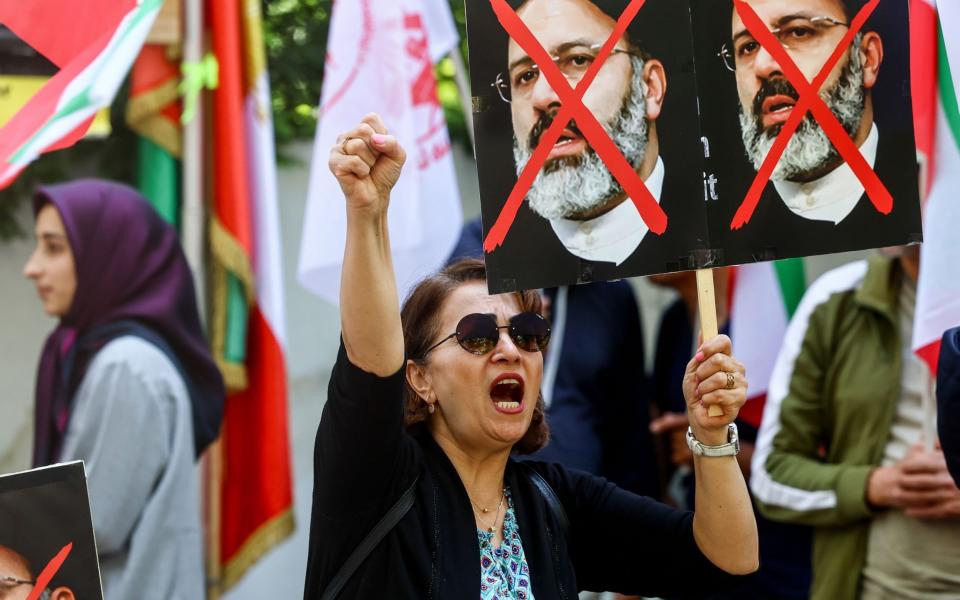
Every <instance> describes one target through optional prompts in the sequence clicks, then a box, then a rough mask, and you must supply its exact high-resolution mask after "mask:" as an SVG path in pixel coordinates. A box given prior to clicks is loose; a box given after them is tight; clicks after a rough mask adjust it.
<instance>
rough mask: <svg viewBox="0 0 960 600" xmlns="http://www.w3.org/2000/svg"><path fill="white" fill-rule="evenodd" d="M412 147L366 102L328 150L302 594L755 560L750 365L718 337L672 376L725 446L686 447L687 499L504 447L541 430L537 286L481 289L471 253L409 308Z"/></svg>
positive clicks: (658, 578)
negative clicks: (342, 219)
mask: <svg viewBox="0 0 960 600" xmlns="http://www.w3.org/2000/svg"><path fill="white" fill-rule="evenodd" d="M404 160H405V154H404V151H403V149H402V148H401V147H400V146H399V145H398V143H397V140H396V138H394V137H393V136H390V135H388V134H387V130H386V127H385V126H384V124H383V122H382V121H381V119H380V118H379V117H378V116H377V115H369V116H367V117H366V118H365V119H364V121H363V123H362V124H360V125H359V126H358V127H357V128H356V129H354V130H353V131H351V132H349V133H347V134H345V135H343V136H341V138H340V143H339V144H338V145H337V146H336V147H335V148H334V149H333V150H332V153H331V158H330V168H331V170H332V171H333V173H334V175H335V176H336V177H337V179H338V180H339V182H340V185H341V187H342V189H343V192H344V195H345V196H346V205H347V206H346V210H347V240H346V250H345V253H344V263H343V281H342V284H341V302H340V307H341V315H342V335H343V345H342V347H341V349H340V354H339V357H338V359H337V364H336V365H335V367H334V371H333V374H332V376H331V379H330V387H329V395H328V398H327V403H326V405H325V407H324V412H323V417H322V419H321V422H320V428H319V431H318V434H317V442H316V456H315V469H316V480H315V488H314V499H313V520H312V523H311V536H310V538H311V539H310V555H309V559H308V565H307V581H306V590H305V597H307V598H321V597H323V598H326V597H331V596H332V595H333V594H334V593H336V592H337V591H340V592H341V594H342V595H341V596H340V597H343V598H455V599H463V598H477V597H480V598H534V597H536V598H537V599H538V600H544V599H550V598H569V599H573V598H576V596H577V592H578V591H579V590H608V591H617V592H622V593H630V594H642V595H645V596H658V595H659V596H677V595H703V594H708V593H711V592H716V591H719V589H718V586H722V585H725V580H727V579H729V576H728V574H746V573H750V572H752V571H754V570H755V569H756V567H757V532H756V523H755V521H754V518H753V511H752V509H751V505H750V499H749V496H748V494H747V489H746V485H745V483H744V481H743V477H742V476H741V474H740V470H739V468H738V467H737V462H736V459H735V456H734V454H735V448H734V447H735V440H731V438H730V435H731V433H732V431H731V429H730V428H729V427H728V425H729V424H730V423H732V422H733V420H734V418H735V417H736V416H737V412H738V411H739V409H740V407H741V406H742V405H743V403H744V401H745V398H746V380H745V378H744V371H743V367H742V366H741V365H740V364H739V363H738V362H737V361H736V360H735V359H733V358H732V357H731V356H730V355H729V352H730V341H729V339H727V338H726V337H718V338H715V339H712V340H708V341H707V342H706V343H704V345H703V346H702V347H701V349H700V350H699V352H698V353H697V355H696V356H695V357H694V358H693V360H691V361H690V363H689V365H688V367H687V374H686V378H685V380H684V393H685V396H686V400H687V407H688V412H689V414H690V422H691V432H692V436H693V438H694V439H693V440H692V442H691V443H692V444H694V445H695V447H696V448H698V449H700V450H701V451H703V449H704V448H706V450H705V452H706V454H716V455H718V456H698V457H697V459H696V463H695V465H696V482H697V483H696V485H697V496H696V497H697V507H696V508H697V510H696V513H695V514H693V513H684V512H679V511H675V510H673V509H671V508H668V507H666V506H663V505H661V504H658V503H657V502H655V501H653V500H650V499H649V498H645V497H641V496H636V495H634V494H631V493H629V492H626V491H623V490H621V489H618V488H617V487H616V486H614V485H612V484H610V483H608V482H606V481H605V480H603V479H599V478H596V477H594V476H591V475H588V474H586V473H581V472H577V471H570V470H567V469H564V468H563V467H561V466H559V465H554V464H546V463H538V462H527V463H520V462H517V461H515V460H513V459H512V458H511V454H513V453H517V454H522V453H529V452H532V451H535V450H536V449H537V448H539V447H541V446H542V445H543V444H544V443H545V442H546V440H547V429H546V424H545V422H544V411H543V401H542V399H541V398H540V380H541V375H542V371H543V354H542V352H543V350H544V349H545V347H546V344H547V341H548V338H549V326H548V325H547V323H546V321H545V320H544V319H543V318H542V317H541V316H540V314H539V310H540V300H539V296H538V295H537V293H535V292H522V293H514V294H500V295H489V294H488V293H487V288H486V280H485V274H484V269H483V263H482V262H479V261H465V262H460V263H456V264H454V265H452V266H451V267H448V268H447V269H445V270H443V271H441V272H440V273H439V274H437V275H435V276H432V277H429V278H427V279H426V280H425V281H423V282H422V283H421V284H420V285H419V286H418V287H417V288H416V289H415V290H414V291H413V292H412V293H411V295H410V297H409V298H408V299H407V301H406V303H405V305H404V307H403V310H402V314H401V311H400V310H399V309H398V306H399V301H398V297H397V289H396V284H395V280H394V274H393V268H392V262H391V255H390V242H389V232H388V230H387V206H388V203H389V197H390V190H391V188H392V187H393V185H394V184H395V183H396V181H397V178H398V177H399V175H400V170H401V168H402V166H403V162H404ZM642 342H643V340H639V339H638V340H636V343H638V344H640V343H642ZM637 368H638V369H639V368H642V365H637ZM713 405H716V406H720V407H721V408H722V409H723V416H722V417H709V416H708V415H707V408H708V407H709V406H713ZM731 441H733V442H734V443H732V444H729V445H728V442H731ZM411 500H412V502H411ZM378 524H379V525H378ZM371 531H372V532H374V534H375V535H374V536H370V535H369V534H370V532H371ZM378 538H379V540H378ZM351 557H352V558H351ZM331 586H332V587H331Z"/></svg>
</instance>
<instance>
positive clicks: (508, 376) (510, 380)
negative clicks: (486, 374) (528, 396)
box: [490, 373, 524, 415]
mask: <svg viewBox="0 0 960 600" xmlns="http://www.w3.org/2000/svg"><path fill="white" fill-rule="evenodd" d="M523 390H524V382H523V377H521V376H520V375H518V374H517V373H503V374H502V375H499V376H498V377H497V378H496V379H494V380H493V383H492V384H490V400H491V401H493V407H494V409H496V411H497V412H499V413H503V414H507V415H514V414H517V413H520V412H523Z"/></svg>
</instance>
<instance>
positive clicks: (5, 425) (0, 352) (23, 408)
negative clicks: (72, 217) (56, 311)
mask: <svg viewBox="0 0 960 600" xmlns="http://www.w3.org/2000/svg"><path fill="white" fill-rule="evenodd" d="M20 217H21V219H22V222H23V223H24V224H28V225H31V227H32V216H31V215H30V212H29V209H27V208H26V207H24V211H23V213H22V214H21V215H20ZM32 251H33V240H32V239H25V240H16V241H13V242H8V243H0V390H2V391H0V473H5V472H10V471H19V470H22V469H26V468H28V467H29V465H30V455H31V451H32V448H31V444H32V439H33V422H32V419H33V389H34V383H35V380H36V368H37V359H38V357H39V356H40V349H41V347H42V346H43V341H44V339H46V336H47V334H48V333H49V332H50V331H51V330H52V329H53V328H54V326H55V325H56V322H55V321H54V320H53V319H51V318H50V317H47V316H46V314H44V312H43V309H42V308H41V306H40V299H39V297H38V296H37V293H36V289H35V288H34V287H33V284H32V283H31V282H30V281H28V280H27V279H24V277H23V274H22V272H23V265H24V264H25V263H26V262H27V258H28V257H29V255H30V252H32Z"/></svg>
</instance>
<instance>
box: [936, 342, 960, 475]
mask: <svg viewBox="0 0 960 600" xmlns="http://www.w3.org/2000/svg"><path fill="white" fill-rule="evenodd" d="M937 371H938V373H937V405H938V409H939V410H938V413H937V429H939V433H940V445H941V446H942V447H943V453H944V455H945V456H946V459H947V469H949V470H950V474H951V475H953V480H954V481H955V482H956V483H957V485H958V486H960V327H956V328H954V329H950V330H948V331H947V332H946V333H945V334H943V341H942V342H941V344H940V365H939V367H938V369H937Z"/></svg>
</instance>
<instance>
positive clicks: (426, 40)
mask: <svg viewBox="0 0 960 600" xmlns="http://www.w3.org/2000/svg"><path fill="white" fill-rule="evenodd" d="M457 43H458V35H457V32H456V29H455V27H454V25H453V18H452V16H451V15H450V8H449V6H448V4H447V2H446V1H445V0H351V1H350V2H336V3H334V5H333V15H332V17H331V22H330V35H329V38H328V43H327V59H326V65H325V68H324V80H323V97H322V99H321V103H320V117H319V124H318V127H317V136H316V141H315V145H314V152H313V164H312V165H311V172H310V185H309V193H308V196H307V207H306V214H305V217H304V226H303V238H302V241H301V246H300V264H299V268H298V275H299V279H300V283H301V284H303V285H304V287H306V288H307V289H308V290H310V291H311V292H313V293H315V294H317V295H319V296H320V297H322V298H324V299H326V300H328V301H330V302H332V303H334V304H336V303H338V302H339V290H340V267H341V263H342V261H343V248H344V243H345V240H346V215H345V211H344V206H343V194H342V192H341V191H340V186H339V185H338V184H337V181H336V179H335V178H334V176H333V175H332V174H331V173H330V171H329V169H328V168H327V161H328V159H329V154H330V148H332V147H333V145H334V143H335V141H336V138H337V136H338V135H339V134H341V133H343V132H344V131H347V130H349V129H352V128H354V127H356V126H357V124H358V123H360V120H361V119H362V118H363V117H364V115H366V114H367V113H370V112H378V113H380V115H381V116H382V117H383V119H384V121H385V122H386V125H387V127H389V128H390V131H391V133H393V134H394V135H396V136H397V138H398V139H399V140H400V143H401V144H403V146H404V148H406V150H407V165H406V167H405V168H404V172H403V175H402V176H401V177H400V181H399V182H397V185H396V187H395V188H394V190H393V193H392V195H391V201H390V210H389V215H388V219H389V223H390V242H391V246H392V249H393V262H394V269H395V272H396V276H397V285H398V288H399V292H400V297H401V299H402V298H403V297H404V296H405V295H406V293H407V291H408V290H409V289H410V288H411V287H412V285H413V284H414V283H415V282H416V281H417V280H418V279H420V278H422V277H424V276H426V275H428V274H429V273H431V272H432V271H434V270H435V269H437V268H438V267H440V266H441V265H442V264H443V262H444V261H445V260H446V258H447V255H448V254H449V253H450V251H451V250H452V249H453V246H454V244H455V243H456V240H457V238H458V236H459V233H460V228H461V225H462V219H463V217H462V214H461V211H460V198H459V191H458V188H457V182H456V175H455V173H454V169H453V157H452V155H451V152H450V151H451V148H450V138H449V135H448V133H447V126H446V122H445V120H444V114H443V107H442V105H441V104H440V100H439V98H438V97H437V86H436V79H435V77H434V64H435V63H436V62H437V61H439V60H440V59H441V58H442V57H443V56H445V55H446V54H447V53H448V52H449V51H450V49H451V48H452V47H454V46H455V45H456V44H457Z"/></svg>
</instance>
